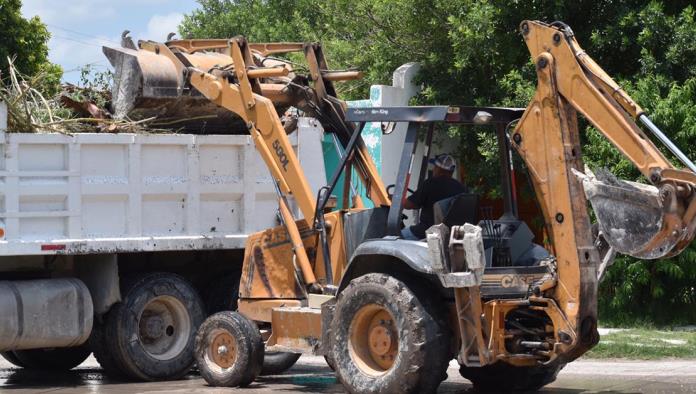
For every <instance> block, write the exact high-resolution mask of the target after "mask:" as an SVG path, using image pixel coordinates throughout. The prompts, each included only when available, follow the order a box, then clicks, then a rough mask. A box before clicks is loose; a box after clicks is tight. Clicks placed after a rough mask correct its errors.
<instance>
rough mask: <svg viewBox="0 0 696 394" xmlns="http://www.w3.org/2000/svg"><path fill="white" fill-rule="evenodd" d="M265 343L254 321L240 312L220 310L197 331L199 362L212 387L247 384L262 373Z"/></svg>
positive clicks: (200, 368)
mask: <svg viewBox="0 0 696 394" xmlns="http://www.w3.org/2000/svg"><path fill="white" fill-rule="evenodd" d="M263 353H264V345H263V339H262V338H261V333H260V332H259V329H258V327H257V326H256V324H254V322H252V321H251V320H249V319H247V318H246V317H244V316H242V315H240V314H239V313H237V312H231V311H225V312H218V313H216V314H214V315H212V316H210V317H209V318H207V319H206V320H205V321H204V322H203V324H202V325H201V327H200V328H199V329H198V333H197V334H196V363H197V364H198V370H199V371H200V373H201V376H202V377H203V379H205V381H206V382H208V384H209V385H211V386H222V387H245V386H248V385H249V384H251V383H252V382H253V381H254V380H255V379H256V378H257V377H258V376H259V374H260V373H261V368H262V367H263V358H264V357H263V356H264V354H263Z"/></svg>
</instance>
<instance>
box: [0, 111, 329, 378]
mask: <svg viewBox="0 0 696 394" xmlns="http://www.w3.org/2000/svg"><path fill="white" fill-rule="evenodd" d="M2 114H3V111H2V103H0V119H3V118H4V119H6V117H4V116H3V115H2ZM0 130H1V131H0V141H1V142H0V150H1V151H2V154H0V157H1V159H0V171H1V172H2V175H1V177H2V184H1V185H0V195H1V196H2V197H1V198H0V201H2V204H1V205H0V305H1V306H0V311H2V316H3V317H2V319H0V350H1V351H2V356H4V357H5V358H6V359H8V360H10V361H11V362H13V363H14V364H16V365H18V366H22V367H25V368H29V369H38V370H45V369H52V370H67V369H70V368H72V367H75V366H77V365H78V364H80V363H81V362H82V361H84V360H85V359H86V358H87V357H88V356H89V354H90V353H91V351H92V347H99V348H103V347H105V346H106V345H111V344H110V342H109V341H111V340H116V339H118V340H126V339H127V338H129V337H130V336H132V335H133V333H136V334H138V333H139V332H140V335H138V336H137V338H140V339H142V340H143V341H142V342H141V343H140V344H139V346H143V347H142V348H141V350H140V353H129V354H130V355H129V356H127V357H132V359H131V360H139V362H141V363H142V362H143V360H145V362H147V360H151V361H150V363H149V364H146V365H145V367H146V368H149V369H148V370H147V372H145V373H142V374H141V376H140V377H139V379H147V380H152V379H173V378H175V377H177V376H180V375H182V374H184V373H186V371H188V369H189V368H190V366H191V365H192V364H193V361H194V359H193V338H194V335H195V332H196V328H197V327H198V325H200V323H201V322H202V321H203V319H204V318H205V317H206V316H208V315H209V314H210V313H212V312H214V311H218V310H223V309H227V308H229V306H228V305H227V303H226V302H227V297H226V295H227V293H228V291H229V286H231V285H234V283H235V282H238V280H239V275H240V272H241V267H242V261H243V256H244V246H245V244H246V239H247V237H248V235H249V234H252V233H254V232H256V231H260V230H262V229H264V228H267V227H273V226H276V225H277V224H278V220H277V217H276V205H277V202H276V199H275V190H274V186H273V182H272V178H271V177H270V175H269V173H268V170H267V169H266V166H265V165H264V164H263V161H262V159H261V157H260V155H259V153H258V152H257V150H256V148H255V147H254V144H253V141H252V139H251V137H250V136H249V135H233V134H226V135H197V134H189V133H186V132H183V133H182V132H179V133H176V134H175V133H169V134H167V133H165V134H163V133H156V134H145V133H144V134H125V133H122V134H110V133H98V132H96V130H95V132H85V133H77V134H73V135H67V134H59V133H19V132H13V131H14V130H7V129H6V126H5V125H2V124H0ZM322 136H323V130H321V126H320V125H319V124H318V123H317V122H316V121H315V120H314V119H311V118H299V119H297V129H296V133H295V134H294V135H293V136H291V139H292V142H291V144H292V146H293V149H294V150H295V152H297V153H298V154H299V157H300V162H302V163H303V165H306V166H311V167H312V168H313V169H314V171H313V173H312V176H313V177H316V178H315V179H314V180H310V184H313V185H314V186H312V187H313V188H315V189H316V190H318V188H319V187H320V186H321V185H323V183H325V182H326V180H325V175H324V163H323V152H322V145H321V137H322ZM292 209H293V210H296V208H294V207H293V208H292ZM125 286H128V287H129V288H128V289H126V288H125ZM115 305H119V309H122V312H123V313H132V314H135V316H137V319H136V321H135V323H134V325H130V326H128V327H120V326H119V327H111V326H109V325H108V324H107V320H106V317H108V316H111V315H110V313H109V312H110V311H112V308H113V307H114V306H115ZM121 305H123V306H122V307H121ZM108 321H109V322H110V323H111V324H115V323H116V320H108ZM112 322H113V323H112ZM139 327H141V328H143V329H145V328H147V331H139ZM107 328H109V329H110V330H119V333H113V332H112V333H110V334H109V335H111V337H110V338H111V339H105V338H104V337H103V335H102V334H101V333H103V332H104V331H105V330H106V329H107ZM133 330H135V331H133ZM119 338H120V339H119ZM107 342H109V343H107ZM162 354H166V355H165V356H163V355H162ZM96 355H97V357H98V359H99V361H100V362H105V361H104V358H103V357H102V354H101V353H100V352H97V353H96ZM291 356H294V355H291ZM106 363H107V365H108V361H106ZM174 363H176V364H174ZM278 363H280V364H278ZM283 363H287V361H285V359H283V356H282V355H273V354H271V355H270V356H269V357H268V358H267V368H268V371H274V370H275V369H274V368H276V369H277V368H278V365H280V366H281V367H282V365H283ZM172 364H174V365H172ZM109 371H110V372H113V370H109ZM114 374H116V373H114Z"/></svg>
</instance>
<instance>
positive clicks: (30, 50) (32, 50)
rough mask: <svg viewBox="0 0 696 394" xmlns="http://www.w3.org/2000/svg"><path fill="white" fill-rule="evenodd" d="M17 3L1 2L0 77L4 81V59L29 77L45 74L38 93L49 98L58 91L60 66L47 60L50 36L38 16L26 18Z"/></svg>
mask: <svg viewBox="0 0 696 394" xmlns="http://www.w3.org/2000/svg"><path fill="white" fill-rule="evenodd" d="M21 7H22V2H21V1H20V0H0V37H2V40H0V78H2V80H3V81H5V82H6V78H7V72H8V67H9V65H8V63H7V59H8V58H11V59H14V66H15V67H16V68H17V70H18V71H19V72H20V73H21V74H23V75H28V76H34V75H37V74H39V73H42V74H44V75H46V77H45V78H44V79H43V80H45V83H44V84H43V86H41V89H40V90H41V92H42V93H43V94H45V95H47V96H52V95H54V94H55V93H57V92H58V89H59V88H60V77H61V76H62V74H63V71H62V69H61V68H60V66H58V65H55V64H52V63H50V62H49V61H48V45H47V42H48V39H49V38H50V34H49V32H48V30H47V29H46V25H44V24H43V23H42V22H41V20H40V19H39V18H38V17H36V16H35V17H33V18H31V19H28V20H27V19H25V18H23V17H22V14H21Z"/></svg>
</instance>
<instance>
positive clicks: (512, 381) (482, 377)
mask: <svg viewBox="0 0 696 394" xmlns="http://www.w3.org/2000/svg"><path fill="white" fill-rule="evenodd" d="M563 367H565V364H561V365H551V366H545V365H542V366H533V367H516V366H513V365H510V364H506V363H503V362H497V363H495V364H491V365H486V366H484V367H465V366H461V367H460V368H459V373H460V374H461V375H462V377H464V378H465V379H468V380H470V381H471V383H473V385H474V389H476V391H482V392H507V391H536V390H539V389H540V388H542V387H544V386H546V385H547V384H549V383H551V382H553V381H554V380H556V376H558V372H559V371H560V370H561V369H563Z"/></svg>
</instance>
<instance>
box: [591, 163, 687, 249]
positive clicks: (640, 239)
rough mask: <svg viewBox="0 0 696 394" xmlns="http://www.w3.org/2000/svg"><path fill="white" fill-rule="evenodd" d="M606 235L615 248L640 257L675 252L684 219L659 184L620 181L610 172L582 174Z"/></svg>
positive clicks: (680, 238)
mask: <svg viewBox="0 0 696 394" xmlns="http://www.w3.org/2000/svg"><path fill="white" fill-rule="evenodd" d="M579 177H580V178H581V179H582V184H583V188H584V190H585V196H586V197H587V199H588V200H589V201H590V204H591V205H592V209H593V210H594V213H595V216H596V218H597V222H598V224H599V228H600V230H601V231H602V234H603V235H604V238H605V239H606V241H607V242H608V243H609V246H611V247H612V248H613V249H614V250H615V251H617V252H619V253H622V254H625V255H629V256H633V257H636V258H640V259H657V258H661V257H665V256H668V255H671V254H674V253H675V252H676V251H675V250H674V248H675V246H676V245H677V243H678V242H679V241H681V240H682V237H683V225H682V224H681V219H680V218H679V216H678V215H677V214H676V212H672V209H671V206H673V205H674V204H670V203H669V200H668V199H665V193H664V192H661V191H660V189H658V188H657V187H655V186H651V185H645V184H642V183H636V182H628V181H623V180H619V179H617V178H616V177H614V176H613V175H612V174H610V173H608V172H598V176H597V177H594V176H585V175H579Z"/></svg>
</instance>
